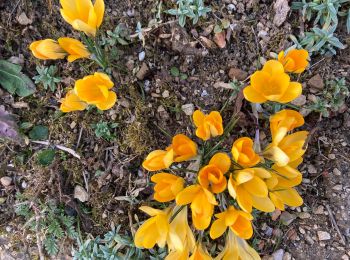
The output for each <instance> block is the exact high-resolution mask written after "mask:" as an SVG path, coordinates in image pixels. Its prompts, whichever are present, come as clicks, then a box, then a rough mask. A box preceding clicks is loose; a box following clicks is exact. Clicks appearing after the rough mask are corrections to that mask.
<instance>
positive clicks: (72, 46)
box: [58, 37, 90, 62]
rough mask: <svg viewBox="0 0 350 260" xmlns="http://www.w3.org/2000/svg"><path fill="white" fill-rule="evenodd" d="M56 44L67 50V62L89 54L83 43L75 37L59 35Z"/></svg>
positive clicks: (86, 56)
mask: <svg viewBox="0 0 350 260" xmlns="http://www.w3.org/2000/svg"><path fill="white" fill-rule="evenodd" d="M58 44H59V45H60V46H61V48H62V49H64V50H65V51H66V52H67V54H68V57H67V60H68V61H69V62H73V61H75V60H77V59H80V58H88V57H89V56H90V52H89V51H88V50H87V49H86V47H85V45H84V44H83V43H82V42H80V41H78V40H76V39H73V38H68V37H61V38H59V39H58Z"/></svg>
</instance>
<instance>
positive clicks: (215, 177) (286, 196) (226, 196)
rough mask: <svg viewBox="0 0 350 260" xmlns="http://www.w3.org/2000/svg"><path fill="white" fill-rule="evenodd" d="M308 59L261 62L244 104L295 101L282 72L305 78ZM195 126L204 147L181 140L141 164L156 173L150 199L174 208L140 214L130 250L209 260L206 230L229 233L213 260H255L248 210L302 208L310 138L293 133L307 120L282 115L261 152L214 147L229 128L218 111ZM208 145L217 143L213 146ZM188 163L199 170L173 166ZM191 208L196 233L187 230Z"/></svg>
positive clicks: (247, 144)
mask: <svg viewBox="0 0 350 260" xmlns="http://www.w3.org/2000/svg"><path fill="white" fill-rule="evenodd" d="M307 57H308V55H307V52H306V53H305V51H304V50H291V51H290V52H288V53H287V55H284V52H281V53H280V54H279V55H278V60H270V61H268V62H266V64H265V65H264V67H263V69H262V70H260V71H257V72H255V73H254V74H253V75H252V76H251V84H250V85H249V86H248V87H246V88H245V89H244V96H245V98H246V99H247V100H248V101H251V102H254V103H263V102H266V101H274V102H279V103H283V104H284V103H287V102H289V101H291V100H293V99H295V98H296V97H297V96H298V95H300V93H301V90H302V87H301V84H300V83H299V82H291V80H290V76H289V75H288V74H287V73H286V72H294V73H301V72H302V71H304V70H305V67H306V66H307V65H308V62H307ZM193 122H194V125H195V127H196V130H195V134H196V136H197V137H198V138H200V139H201V140H202V141H201V145H197V144H196V143H195V142H194V141H192V140H191V139H190V138H189V137H187V136H185V135H183V134H178V135H176V136H175V137H174V138H173V139H172V143H171V145H169V146H168V147H167V148H166V149H165V150H155V151H153V152H151V153H150V154H149V155H148V156H147V157H146V159H145V161H144V162H143V164H142V166H143V168H145V169H146V170H148V171H159V172H157V173H155V174H154V175H153V176H152V177H151V181H152V182H153V183H155V185H154V196H153V198H154V200H156V201H158V202H161V203H164V202H171V204H170V206H169V207H168V208H166V209H165V210H158V209H153V208H149V207H141V210H143V211H145V212H146V213H147V214H148V215H150V216H151V218H150V219H148V220H146V221H145V222H144V223H143V224H142V225H141V227H140V228H139V230H138V231H137V232H136V235H135V244H136V246H137V247H140V248H148V249H149V248H152V247H154V246H155V245H156V244H158V246H160V247H164V246H166V245H167V247H168V251H169V254H168V256H167V257H166V259H212V257H211V256H210V254H209V253H208V251H207V250H206V248H205V246H204V244H203V243H202V242H201V240H202V236H203V230H206V229H208V230H209V236H210V238H211V239H217V238H219V237H221V236H222V235H224V234H226V246H225V247H224V249H223V250H222V252H221V253H219V255H218V256H217V257H216V258H215V259H225V260H226V259H227V260H228V259H260V257H259V255H258V254H257V252H256V251H255V250H254V249H253V248H252V247H250V246H249V245H248V243H247V242H246V239H250V238H251V237H252V235H253V227H252V220H253V216H252V214H251V213H252V211H253V208H255V209H257V210H259V211H262V212H273V211H274V210H275V209H279V210H285V207H286V206H291V207H298V206H300V205H302V203H303V199H302V198H301V197H300V195H299V193H298V192H297V190H296V189H295V187H296V186H298V185H299V184H300V183H301V181H302V174H301V173H300V171H299V170H298V166H299V165H300V164H301V162H302V161H303V158H302V156H303V154H304V153H305V150H306V146H307V138H308V132H307V131H295V129H296V128H298V127H301V126H303V124H304V118H303V116H302V115H301V114H300V113H299V112H297V111H294V110H290V109H282V110H281V111H279V112H277V113H275V114H272V115H271V116H270V118H269V123H270V132H271V141H270V143H268V144H266V145H265V147H263V149H261V147H260V143H258V144H255V143H254V141H253V140H252V139H251V138H249V137H240V138H238V139H237V140H235V141H233V143H232V146H231V153H228V152H227V149H224V148H225V147H223V149H220V148H219V147H220V144H222V142H223V140H224V139H225V137H226V136H227V134H229V129H232V128H231V126H230V125H228V126H227V128H226V129H224V127H223V120H222V117H221V115H220V113H219V112H217V111H213V112H210V113H209V114H207V115H206V114H204V113H203V112H202V111H200V110H197V111H195V112H194V114H193ZM210 139H212V140H215V139H219V141H217V142H214V144H212V142H211V140H210ZM256 147H258V148H256ZM189 160H193V161H195V162H194V163H191V164H190V165H193V164H199V166H198V167H197V169H195V170H193V167H188V168H183V163H182V164H180V165H174V163H179V162H184V161H189ZM179 170H182V172H184V173H187V176H186V177H187V178H183V175H179V174H177V173H178V172H179ZM180 172H181V171H180ZM190 174H192V175H193V176H192V177H189V175H190ZM188 205H189V208H190V210H191V215H192V218H191V220H192V224H193V227H194V230H195V231H194V230H192V229H191V228H190V226H189V223H188V219H187V214H188ZM145 209H147V210H145ZM196 234H198V238H197V239H195V237H196Z"/></svg>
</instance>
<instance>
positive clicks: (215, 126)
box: [193, 110, 224, 141]
mask: <svg viewBox="0 0 350 260" xmlns="http://www.w3.org/2000/svg"><path fill="white" fill-rule="evenodd" d="M193 121H194V124H195V126H196V127H197V130H196V136H198V137H199V138H201V139H203V140H204V141H206V140H208V139H209V138H210V137H216V136H218V135H222V134H223V133H224V128H223V125H222V117H221V115H220V113H219V112H217V111H212V112H210V114H209V115H205V114H204V113H203V112H202V111H200V110H196V111H194V113H193Z"/></svg>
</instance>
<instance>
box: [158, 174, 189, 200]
mask: <svg viewBox="0 0 350 260" xmlns="http://www.w3.org/2000/svg"><path fill="white" fill-rule="evenodd" d="M151 181H153V182H155V183H156V185H155V186H154V199H155V200H156V201H159V202H167V201H171V200H174V199H175V197H176V195H177V194H178V193H179V192H180V191H182V190H183V188H184V179H183V178H181V177H178V176H175V175H173V174H170V173H165V172H161V173H157V174H154V175H153V176H152V177H151Z"/></svg>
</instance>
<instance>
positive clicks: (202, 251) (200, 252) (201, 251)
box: [189, 243, 212, 260]
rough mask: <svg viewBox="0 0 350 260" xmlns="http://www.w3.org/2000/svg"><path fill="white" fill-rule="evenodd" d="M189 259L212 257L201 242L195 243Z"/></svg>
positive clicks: (198, 259) (208, 259)
mask: <svg viewBox="0 0 350 260" xmlns="http://www.w3.org/2000/svg"><path fill="white" fill-rule="evenodd" d="M189 260H212V258H211V256H210V255H209V253H208V251H207V249H206V248H205V247H204V246H203V244H202V243H197V245H196V248H195V249H194V251H193V254H192V255H191V257H190V258H189Z"/></svg>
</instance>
